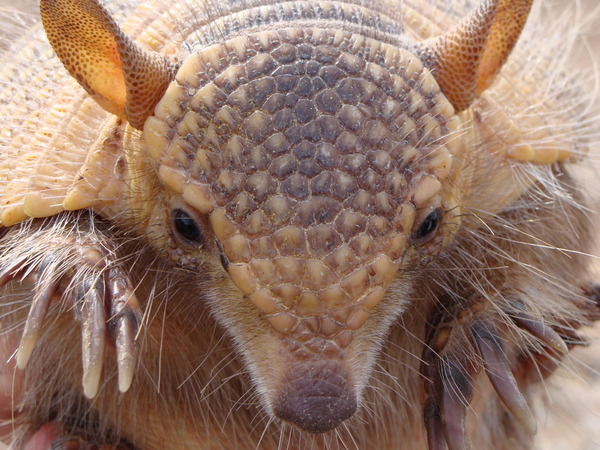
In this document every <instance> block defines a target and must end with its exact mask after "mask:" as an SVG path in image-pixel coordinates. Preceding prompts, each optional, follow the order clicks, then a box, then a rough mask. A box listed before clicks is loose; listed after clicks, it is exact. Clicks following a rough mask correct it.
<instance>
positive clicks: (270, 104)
mask: <svg viewBox="0 0 600 450" xmlns="http://www.w3.org/2000/svg"><path fill="white" fill-rule="evenodd" d="M353 41H354V39H353V37H352V35H350V34H348V33H337V35H336V33H333V32H324V31H322V30H316V29H313V30H306V31H302V30H290V31H287V30H286V31H282V32H263V33H260V34H258V35H256V36H249V37H243V38H237V39H234V40H233V41H231V42H228V43H225V44H224V45H221V46H216V47H212V48H210V49H209V50H207V52H208V55H206V54H203V53H201V54H198V55H193V56H191V57H190V58H189V59H188V60H187V61H186V62H185V63H184V64H183V66H182V67H181V71H180V73H179V74H178V75H177V77H176V82H175V83H174V84H173V85H171V87H170V88H169V90H168V91H167V94H166V96H165V99H164V100H163V101H162V102H161V103H160V104H159V106H158V107H157V109H156V112H155V115H154V116H153V117H152V118H151V119H150V121H149V123H150V125H147V126H146V128H145V131H144V132H145V133H146V134H150V133H153V132H154V128H153V127H159V128H160V127H161V126H162V124H161V123H157V122H162V123H163V124H166V125H167V126H168V127H169V128H171V129H174V130H177V134H176V135H174V136H172V137H169V143H167V144H166V145H165V142H164V141H161V142H160V144H158V145H161V151H162V152H163V154H162V155H161V156H162V157H161V158H160V160H159V161H160V169H159V170H161V171H166V170H168V172H167V173H168V176H167V177H168V178H167V179H165V178H164V177H163V178H162V180H163V182H165V184H167V185H168V186H169V187H171V188H173V189H174V190H176V192H181V193H182V194H183V198H184V200H186V201H187V202H188V203H189V204H190V206H193V207H196V208H197V209H198V210H200V211H202V212H203V213H208V214H209V217H210V221H211V223H212V226H213V229H214V231H215V234H216V237H217V239H218V240H219V242H220V246H221V248H222V250H223V254H224V257H225V258H226V259H227V261H228V263H229V264H228V269H227V270H228V272H229V274H230V276H231V277H232V280H233V281H234V283H236V285H237V286H238V287H239V288H240V289H241V291H242V292H243V293H244V294H245V295H247V296H248V298H249V300H250V301H251V302H252V303H253V304H254V305H255V306H257V307H258V308H259V309H260V310H261V311H262V312H263V313H265V315H266V318H267V320H268V322H269V323H270V324H271V325H272V326H273V327H274V328H275V329H276V330H277V331H279V332H281V333H282V334H285V335H290V336H292V337H293V338H294V339H297V340H300V341H306V340H307V339H314V338H315V337H322V338H324V339H333V340H334V341H335V342H336V344H337V345H339V346H340V347H342V348H343V347H346V346H347V344H348V343H349V339H351V334H348V333H344V331H345V330H346V331H348V330H349V331H353V330H356V329H358V328H360V327H361V326H362V325H363V323H364V322H365V321H366V320H367V318H368V312H369V310H371V309H372V308H373V307H375V306H376V305H377V303H378V302H379V300H380V299H381V297H382V296H383V294H384V292H385V288H386V286H387V284H388V283H389V282H390V280H391V279H392V278H393V277H394V274H395V272H396V271H397V270H398V267H399V261H400V259H401V257H402V255H403V253H404V250H405V246H406V241H407V239H408V238H409V234H410V232H411V229H412V225H413V224H412V221H413V217H414V210H415V208H423V207H424V206H425V205H426V204H427V202H428V201H429V200H430V198H431V197H433V196H435V195H436V194H437V193H438V191H439V188H440V186H441V182H442V181H443V179H444V177H445V175H446V173H447V168H448V167H449V166H450V164H451V159H450V156H449V155H450V153H451V151H450V150H449V149H448V147H447V142H446V141H447V138H445V136H448V135H451V134H452V132H453V131H455V130H454V127H455V124H454V122H450V120H449V118H448V117H446V116H444V115H443V114H442V113H439V112H438V111H439V110H440V107H441V105H440V103H441V102H440V101H436V100H439V99H440V98H441V94H440V92H439V90H438V89H437V87H436V86H435V84H432V83H431V82H428V81H429V80H428V77H430V76H431V75H429V74H428V72H427V70H426V69H425V68H423V66H421V64H420V63H418V62H417V61H415V56H414V55H412V54H410V53H409V52H407V51H404V50H400V49H394V48H388V46H387V45H385V44H380V43H376V42H371V41H369V40H366V41H365V44H364V46H363V47H358V48H350V47H349V43H351V42H353ZM265 42H267V43H268V44H267V45H265V44H264V43H265ZM338 42H341V44H338ZM240 47H241V48H244V49H245V52H244V54H243V55H239V54H236V51H235V49H236V48H240ZM248 54H250V55H253V56H251V57H249V58H247V60H246V59H245V57H246V55H248ZM383 54H386V55H387V57H388V60H387V62H386V64H387V65H389V66H391V67H405V66H406V67H407V69H405V71H404V73H402V74H401V75H394V74H393V72H392V74H390V72H389V71H384V70H383V69H384V68H385V66H384V67H382V66H380V65H378V64H375V63H373V62H371V61H375V62H379V63H380V64H381V62H382V61H383ZM357 55H360V56H361V57H360V58H359V57H358V56H357ZM390 56H391V57H390ZM213 61H218V66H214V65H212V62H213ZM208 73H210V75H211V77H210V78H211V79H208V78H207V76H206V74H208ZM190 77H192V78H190ZM411 86H415V88H411ZM408 99H410V101H411V102H412V104H413V105H414V106H413V111H410V112H408V113H407V111H404V110H402V109H401V108H400V107H399V105H401V104H402V102H403V101H408ZM172 105H178V106H179V105H185V107H181V106H179V108H177V109H175V110H174V108H173V107H172ZM434 109H435V110H434ZM450 110H451V109H450V108H447V111H450ZM442 111H443V110H442ZM407 114H410V115H407ZM407 123H411V124H413V127H414V128H410V129H407V128H406V124H407ZM155 124H156V125H155ZM196 129H201V130H202V131H201V132H196ZM154 145H155V146H157V144H154ZM155 148H157V147H155ZM149 151H150V152H151V153H152V154H154V152H155V151H156V152H157V153H158V151H159V150H158V148H157V149H156V150H154V149H150V150H149ZM408 167H410V169H409V170H407V168H408ZM174 177H179V178H178V179H177V181H171V180H172V178H174ZM190 191H191V192H190ZM198 192H202V194H200V195H197V193H198ZM410 193H412V198H411V194H410ZM406 200H408V202H407V201H406ZM444 207H445V208H449V207H450V205H448V204H445V205H444Z"/></svg>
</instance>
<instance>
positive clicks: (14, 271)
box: [0, 260, 23, 288]
mask: <svg viewBox="0 0 600 450" xmlns="http://www.w3.org/2000/svg"><path fill="white" fill-rule="evenodd" d="M22 268H23V261H21V260H20V261H19V262H17V263H15V264H13V265H12V266H10V267H7V268H6V269H3V270H0V288H1V287H3V286H5V285H6V284H7V283H8V282H9V281H12V280H14V279H15V278H16V277H17V275H18V274H19V272H21V270H22Z"/></svg>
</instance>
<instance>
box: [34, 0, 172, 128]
mask: <svg viewBox="0 0 600 450" xmlns="http://www.w3.org/2000/svg"><path fill="white" fill-rule="evenodd" d="M40 12H41V16H42V22H43V24H44V29H45V30H46V35H47V36H48V40H49V41H50V44H51V45H52V47H53V48H54V50H55V51H56V53H57V55H58V57H59V58H60V60H61V61H62V63H63V64H64V65H65V67H66V68H67V70H68V71H69V72H70V73H71V75H72V76H73V77H75V79H76V80H77V81H78V82H79V84H81V85H82V86H83V87H84V88H85V90H86V91H87V92H88V93H89V94H91V95H92V96H93V97H94V99H95V100H96V101H97V102H98V103H99V104H100V105H101V106H102V107H103V108H104V109H106V110H107V111H109V112H111V113H113V114H117V115H119V116H121V117H124V118H126V119H127V120H128V121H129V123H130V124H131V125H132V126H134V127H136V128H142V127H143V125H144V122H145V121H146V118H147V117H148V116H149V115H150V114H151V113H152V111H153V109H154V106H156V104H157V103H158V101H159V100H160V98H161V97H162V95H163V93H164V91H165V90H166V89H167V86H168V85H169V82H170V81H171V80H172V79H173V76H174V70H175V68H174V67H173V66H172V65H171V63H169V62H168V61H167V60H165V59H164V58H163V57H162V56H160V55H159V54H157V53H154V52H148V51H145V50H143V49H141V48H140V47H139V46H138V45H136V44H135V43H134V42H133V41H132V40H131V39H129V37H127V35H125V33H123V32H122V31H121V29H120V28H119V26H118V25H117V24H116V23H115V21H114V20H113V19H112V17H111V16H110V14H109V13H108V12H107V11H106V10H105V9H104V8H103V7H102V6H100V4H99V3H98V2H97V0H41V2H40Z"/></svg>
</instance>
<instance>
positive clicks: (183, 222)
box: [173, 209, 204, 244]
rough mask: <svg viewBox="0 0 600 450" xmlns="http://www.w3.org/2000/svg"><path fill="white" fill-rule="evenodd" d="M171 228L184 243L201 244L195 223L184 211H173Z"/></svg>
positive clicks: (201, 239) (200, 234)
mask: <svg viewBox="0 0 600 450" xmlns="http://www.w3.org/2000/svg"><path fill="white" fill-rule="evenodd" d="M173 228H175V231H177V233H178V234H179V236H181V237H182V238H183V239H185V240H186V241H190V242H193V243H196V244H202V242H203V240H204V239H203V236H202V232H201V231H200V228H199V227H198V224H197V223H196V221H195V220H194V219H193V218H192V217H191V216H190V215H189V214H188V213H187V212H185V211H183V210H181V209H176V210H175V211H173Z"/></svg>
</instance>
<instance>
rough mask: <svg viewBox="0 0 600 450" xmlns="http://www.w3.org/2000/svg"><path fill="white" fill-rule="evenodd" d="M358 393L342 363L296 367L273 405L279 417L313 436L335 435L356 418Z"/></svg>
mask: <svg viewBox="0 0 600 450" xmlns="http://www.w3.org/2000/svg"><path fill="white" fill-rule="evenodd" d="M357 404H358V402H357V395H356V389H355V388H354V385H353V383H352V381H351V378H350V374H349V372H348V370H347V369H346V367H345V365H344V363H343V362H342V361H332V360H324V361H315V362H310V363H302V364H293V365H291V366H290V367H289V369H288V371H287V374H286V381H285V382H284V383H282V385H281V387H280V389H279V390H278V392H277V394H276V395H275V398H274V401H273V412H274V414H275V416H277V417H278V418H279V419H281V420H283V421H284V422H288V423H291V424H293V425H295V426H297V427H299V428H301V429H303V430H305V431H309V432H311V433H324V432H326V431H331V430H333V429H334V428H336V427H337V426H338V425H339V424H341V423H342V422H343V421H345V420H346V419H349V418H350V417H352V416H353V415H354V413H355V412H356V409H357Z"/></svg>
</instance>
